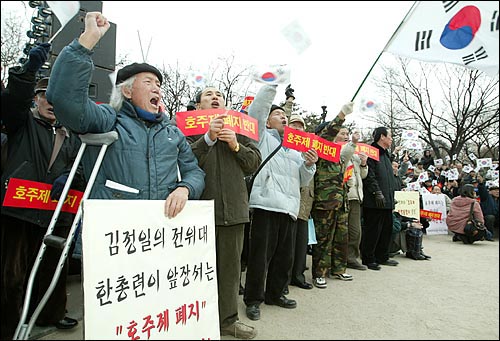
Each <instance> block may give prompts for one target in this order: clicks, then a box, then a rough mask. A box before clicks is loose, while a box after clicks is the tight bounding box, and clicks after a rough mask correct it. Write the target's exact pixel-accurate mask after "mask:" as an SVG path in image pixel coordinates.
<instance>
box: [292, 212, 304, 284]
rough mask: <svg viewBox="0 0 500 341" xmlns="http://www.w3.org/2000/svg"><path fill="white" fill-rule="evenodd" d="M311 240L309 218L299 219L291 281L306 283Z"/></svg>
mask: <svg viewBox="0 0 500 341" xmlns="http://www.w3.org/2000/svg"><path fill="white" fill-rule="evenodd" d="M308 242H309V226H308V222H307V220H302V219H297V234H296V236H295V247H294V249H295V255H294V258H293V267H292V274H291V276H290V281H289V283H295V284H304V283H305V282H306V277H305V276H304V271H305V269H306V256H307V243H308Z"/></svg>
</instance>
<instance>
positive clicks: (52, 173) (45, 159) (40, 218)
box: [1, 69, 84, 228]
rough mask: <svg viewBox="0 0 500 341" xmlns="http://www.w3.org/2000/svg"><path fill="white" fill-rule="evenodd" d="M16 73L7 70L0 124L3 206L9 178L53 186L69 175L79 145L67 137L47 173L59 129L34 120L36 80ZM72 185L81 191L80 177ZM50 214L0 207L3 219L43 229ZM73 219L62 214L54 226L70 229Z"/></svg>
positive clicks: (35, 118)
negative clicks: (4, 147) (2, 132)
mask: <svg viewBox="0 0 500 341" xmlns="http://www.w3.org/2000/svg"><path fill="white" fill-rule="evenodd" d="M16 71H18V69H14V70H9V73H10V74H9V84H8V86H7V89H6V90H5V92H4V93H3V94H2V122H3V124H4V125H5V128H6V131H7V136H8V141H7V143H8V155H7V162H6V164H5V165H4V171H3V173H2V180H1V181H2V189H1V200H2V203H3V200H4V197H5V192H6V190H7V187H8V183H9V179H10V178H11V177H13V178H19V179H24V180H31V181H37V182H43V183H47V184H53V182H54V180H55V179H56V178H57V177H58V176H60V175H61V174H63V173H66V172H69V170H70V169H71V167H72V165H73V162H74V159H75V157H76V155H77V152H78V149H79V147H80V144H81V142H80V139H79V138H78V136H77V135H76V134H73V133H67V135H66V137H65V140H64V142H63V144H62V147H61V149H60V151H59V153H58V155H57V157H56V159H55V161H54V163H53V165H52V167H51V169H50V170H49V169H48V166H49V161H50V158H51V155H52V149H53V145H54V140H55V136H56V130H57V129H62V127H56V126H52V125H51V124H50V123H48V122H46V121H44V120H43V119H41V118H37V117H35V115H34V112H33V111H32V110H31V103H32V100H33V97H34V86H35V82H34V80H35V76H34V74H27V73H17V72H16ZM68 134H69V136H68ZM74 184H75V185H74V186H72V188H75V189H79V190H82V189H83V188H82V187H83V186H84V184H83V180H82V178H81V176H80V175H77V176H76V177H75V181H74ZM53 213H54V211H49V210H39V209H28V208H16V207H4V206H2V215H8V216H12V217H15V218H18V219H20V220H23V221H28V222H30V223H33V224H36V225H39V226H41V227H43V228H47V227H48V225H49V223H50V220H51V219H52V215H53ZM73 218H74V215H73V214H70V213H66V212H61V214H60V215H59V218H58V221H57V225H58V226H71V223H72V222H73Z"/></svg>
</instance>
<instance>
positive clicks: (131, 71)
mask: <svg viewBox="0 0 500 341" xmlns="http://www.w3.org/2000/svg"><path fill="white" fill-rule="evenodd" d="M141 72H151V73H154V74H155V75H156V77H158V79H159V80H160V84H161V83H163V76H162V75H161V72H160V71H159V70H158V69H157V68H155V67H154V66H151V65H149V64H147V63H141V64H139V63H132V64H130V65H127V66H125V67H123V68H121V69H120V71H118V73H117V75H116V82H115V85H118V84H120V83H122V82H124V81H126V80H127V79H129V78H130V77H132V76H134V75H136V74H138V73H141Z"/></svg>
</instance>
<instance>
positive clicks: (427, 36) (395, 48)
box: [385, 1, 499, 76]
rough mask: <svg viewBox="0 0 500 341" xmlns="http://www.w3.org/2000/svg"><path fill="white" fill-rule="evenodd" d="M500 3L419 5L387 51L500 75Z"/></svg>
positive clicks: (425, 2)
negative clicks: (499, 45)
mask: <svg viewBox="0 0 500 341" xmlns="http://www.w3.org/2000/svg"><path fill="white" fill-rule="evenodd" d="M498 7H499V6H498V1H419V2H418V3H416V4H415V5H414V7H413V11H411V12H410V13H409V14H408V16H407V17H406V20H404V21H403V23H402V24H401V26H400V27H399V28H398V30H397V31H396V32H395V34H394V36H393V37H392V39H391V41H389V43H388V44H387V46H386V48H385V51H386V52H390V53H393V54H396V55H402V56H406V57H409V58H414V59H419V60H423V61H428V62H440V63H453V64H458V65H462V66H464V67H467V68H471V69H478V70H481V71H483V72H485V73H486V74H488V75H490V76H495V75H497V74H498V40H499V38H498V37H499V35H498V20H499V19H498V16H499V12H498Z"/></svg>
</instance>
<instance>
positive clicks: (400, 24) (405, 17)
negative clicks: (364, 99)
mask: <svg viewBox="0 0 500 341" xmlns="http://www.w3.org/2000/svg"><path fill="white" fill-rule="evenodd" d="M419 3H420V1H415V2H414V3H413V5H412V6H411V7H410V9H409V10H408V13H406V15H405V16H404V18H403V20H402V21H401V22H400V23H399V25H398V27H397V28H396V30H395V31H394V33H393V34H392V36H391V38H390V39H389V40H388V41H387V43H386V44H385V46H384V48H383V50H382V52H380V54H379V55H378V57H377V59H375V62H374V63H373V64H372V66H371V67H370V70H368V73H367V74H366V76H365V78H363V81H362V82H361V84H360V85H359V87H358V89H357V90H356V92H355V93H354V96H352V98H351V102H353V101H354V99H355V98H356V96H357V95H358V92H359V90H361V88H362V87H363V84H365V81H366V79H367V78H368V76H369V75H370V73H371V72H372V70H373V68H374V67H375V65H376V64H377V62H378V60H379V59H380V57H381V56H382V53H384V51H385V50H386V49H387V46H389V44H390V43H391V42H392V41H393V40H394V38H395V37H396V33H398V31H399V29H400V28H401V26H403V24H404V23H405V21H406V19H407V18H408V17H409V16H410V14H411V13H412V12H413V10H414V9H415V8H416V7H417V5H418V4H419Z"/></svg>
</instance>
